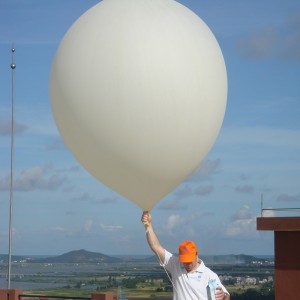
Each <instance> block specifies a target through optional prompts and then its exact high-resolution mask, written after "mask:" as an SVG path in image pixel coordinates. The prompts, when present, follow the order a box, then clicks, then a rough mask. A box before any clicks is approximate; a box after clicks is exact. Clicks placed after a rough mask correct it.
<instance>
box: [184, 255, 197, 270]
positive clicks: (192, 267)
mask: <svg viewBox="0 0 300 300" xmlns="http://www.w3.org/2000/svg"><path fill="white" fill-rule="evenodd" d="M182 264H183V266H184V268H185V269H186V271H187V272H191V271H193V270H195V269H196V268H197V266H198V264H197V258H195V260H193V261H191V262H186V263H182Z"/></svg>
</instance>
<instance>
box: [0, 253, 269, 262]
mask: <svg viewBox="0 0 300 300" xmlns="http://www.w3.org/2000/svg"><path fill="white" fill-rule="evenodd" d="M200 258H201V259H203V261H204V262H205V264H207V265H212V264H232V265H234V264H250V263H253V262H254V261H256V262H265V261H266V260H267V259H261V258H257V257H255V256H250V255H244V254H240V255H233V254H231V255H207V256H201V257H200ZM12 261H13V262H33V263H122V262H144V263H147V262H148V263H150V262H157V258H156V256H155V255H152V256H149V257H146V258H136V257H133V256H130V255H128V256H122V257H115V256H108V255H105V254H102V253H97V252H90V251H87V250H84V249H81V250H75V251H70V252H67V253H64V254H62V255H59V256H51V257H43V258H39V257H37V256H15V255H13V256H12ZM270 261H271V260H270ZM7 262H8V255H5V254H0V263H7Z"/></svg>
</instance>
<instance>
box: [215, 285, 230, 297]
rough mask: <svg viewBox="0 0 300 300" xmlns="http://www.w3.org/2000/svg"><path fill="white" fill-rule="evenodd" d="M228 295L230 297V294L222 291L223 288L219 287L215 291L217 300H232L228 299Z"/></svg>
mask: <svg viewBox="0 0 300 300" xmlns="http://www.w3.org/2000/svg"><path fill="white" fill-rule="evenodd" d="M226 295H228V294H225V292H224V291H223V290H222V288H221V287H217V288H216V289H215V298H216V300H224V299H230V298H226Z"/></svg>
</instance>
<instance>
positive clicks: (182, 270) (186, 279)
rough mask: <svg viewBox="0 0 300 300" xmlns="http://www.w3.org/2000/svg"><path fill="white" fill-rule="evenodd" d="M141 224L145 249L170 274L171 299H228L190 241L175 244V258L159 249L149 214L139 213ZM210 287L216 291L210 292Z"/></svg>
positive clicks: (227, 294)
mask: <svg viewBox="0 0 300 300" xmlns="http://www.w3.org/2000/svg"><path fill="white" fill-rule="evenodd" d="M141 221H142V223H143V224H144V225H145V227H146V229H147V230H146V236H147V241H148V244H149V247H150V248H151V250H152V251H153V252H154V253H155V254H156V256H157V257H158V259H159V261H160V264H161V265H162V266H163V267H164V268H165V269H166V270H167V271H169V272H170V274H171V277H172V284H173V291H174V294H173V299H174V300H207V299H209V300H210V299H212V300H213V299H216V300H229V299H230V295H229V293H228V292H227V290H226V288H225V287H224V286H223V285H222V283H221V282H220V279H219V277H218V275H217V274H216V273H214V272H213V271H212V270H210V269H209V268H207V267H206V266H205V265H204V262H203V261H202V260H200V259H199V258H198V252H197V247H196V245H195V244H194V242H192V241H185V242H183V243H181V244H180V245H179V256H178V257H176V256H174V255H173V254H172V253H170V252H169V251H167V250H166V249H165V248H163V247H162V246H161V244H160V242H159V240H158V238H157V236H156V234H155V232H154V229H153V227H152V224H151V221H152V219H151V215H150V213H149V212H143V215H142V218H141ZM212 284H214V285H215V284H216V285H217V287H216V288H214V287H213V288H212V289H210V286H211V285H212Z"/></svg>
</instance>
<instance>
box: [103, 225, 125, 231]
mask: <svg viewBox="0 0 300 300" xmlns="http://www.w3.org/2000/svg"><path fill="white" fill-rule="evenodd" d="M99 227H100V229H101V231H109V232H111V231H119V230H122V229H123V226H122V225H105V224H100V225H99Z"/></svg>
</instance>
